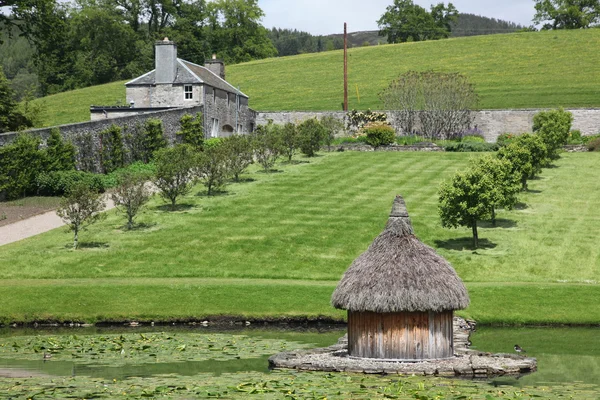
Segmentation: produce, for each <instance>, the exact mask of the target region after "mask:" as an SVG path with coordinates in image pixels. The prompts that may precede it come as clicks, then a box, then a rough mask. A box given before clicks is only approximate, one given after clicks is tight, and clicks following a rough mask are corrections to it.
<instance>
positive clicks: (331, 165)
mask: <svg viewBox="0 0 600 400" xmlns="http://www.w3.org/2000/svg"><path fill="white" fill-rule="evenodd" d="M469 157H470V156H469V155H466V154H460V153H435V154H428V153H383V152H382V153H379V152H378V153H358V152H346V153H332V154H327V155H323V156H320V157H317V158H315V159H311V160H309V161H310V162H309V163H306V162H303V163H299V164H294V165H280V166H279V168H280V172H279V173H273V174H264V173H261V172H258V171H256V170H253V171H252V172H251V174H249V175H248V178H250V179H249V180H252V179H253V181H250V182H245V183H241V184H235V185H231V186H229V189H228V192H227V193H226V194H225V195H222V196H216V197H207V196H205V195H203V188H202V187H197V188H196V190H194V191H193V193H192V194H191V195H189V196H188V197H186V198H185V199H184V200H183V202H182V203H183V206H182V207H181V208H180V209H179V211H176V212H169V211H167V210H166V209H165V207H164V206H163V203H162V202H161V201H160V200H158V199H155V200H153V202H152V204H151V205H150V207H149V208H148V210H147V211H146V212H145V213H144V214H143V215H142V216H141V218H140V222H141V223H142V224H143V225H142V226H141V227H140V228H139V229H137V230H134V231H132V232H127V231H124V230H123V225H124V222H125V221H124V219H123V218H122V217H121V216H118V215H116V214H115V212H114V211H111V212H109V217H108V218H107V219H106V220H105V221H103V222H101V223H99V224H97V225H95V226H92V227H91V228H90V229H89V231H87V232H84V233H83V234H82V235H81V240H82V242H83V247H84V248H83V249H82V250H79V251H73V250H70V249H69V248H68V245H69V244H70V243H71V236H70V234H69V233H67V232H65V230H64V229H58V230H55V231H52V232H49V233H46V234H43V235H39V236H36V237H34V238H30V239H28V240H25V241H22V242H18V243H14V244H10V245H7V246H3V247H2V249H0V266H1V267H0V298H2V299H3V301H2V304H3V307H2V309H1V310H0V319H1V320H3V321H4V322H9V321H33V320H43V319H57V320H81V321H92V322H93V321H98V320H124V319H139V320H173V319H188V318H197V319H200V318H205V317H208V316H217V315H229V316H244V317H246V318H270V317H300V316H308V317H313V318H314V317H317V316H327V317H330V318H336V319H341V318H343V313H342V312H340V311H336V310H334V309H332V308H331V307H330V306H329V297H330V295H331V292H332V291H333V289H334V287H335V285H336V282H337V280H338V279H339V278H340V277H341V275H342V274H343V272H344V271H345V270H346V268H347V267H348V266H349V264H350V263H351V262H352V261H353V260H354V259H355V258H356V257H357V256H358V255H359V254H360V253H361V252H363V251H364V250H365V249H366V248H367V247H368V245H369V244H370V243H371V241H372V240H373V238H374V237H375V236H376V235H378V234H379V233H380V232H381V230H382V229H383V227H384V225H385V222H386V219H387V215H388V213H389V210H390V208H391V203H392V200H393V198H394V195H396V194H402V195H403V196H404V197H405V199H406V202H407V205H408V210H409V212H410V215H411V218H412V221H413V224H414V226H415V229H416V233H417V235H418V236H419V237H420V238H421V239H422V240H423V241H424V242H425V243H427V244H429V245H431V246H433V247H435V248H436V249H437V250H438V251H439V252H440V253H441V254H442V255H444V256H445V257H446V258H448V259H449V260H450V261H451V262H452V264H453V265H454V267H455V268H456V270H457V272H458V273H459V275H460V276H461V277H462V278H463V279H464V280H465V282H466V283H467V286H468V288H469V291H470V294H471V298H472V305H471V307H470V308H469V309H467V310H466V311H464V312H463V315H465V316H469V317H473V318H476V319H478V320H479V321H480V322H482V323H497V324H501V323H509V324H510V323H539V324H543V323H568V324H585V323H587V324H592V323H597V321H598V320H600V309H599V308H598V307H590V304H595V302H596V299H597V298H599V297H598V296H600V286H599V285H598V282H597V281H598V277H599V276H600V274H599V267H600V248H598V246H597V236H596V233H595V232H596V228H595V227H597V226H598V223H599V222H600V217H598V215H597V212H596V210H597V209H598V206H599V205H600V204H599V202H600V200H599V199H598V197H597V193H598V192H599V190H600V181H598V180H597V179H596V174H595V166H597V165H598V161H599V159H598V157H600V156H599V155H598V154H597V153H585V154H565V155H564V156H563V158H562V159H561V160H559V161H558V162H557V163H556V166H555V168H550V169H547V170H545V171H544V174H543V175H542V176H541V178H540V179H538V180H534V181H532V182H531V184H530V191H529V192H527V193H524V194H523V195H522V199H521V204H520V206H519V209H517V210H515V211H512V212H505V211H501V212H500V214H499V218H500V220H499V225H498V227H492V226H489V225H486V226H484V227H482V229H481V232H480V237H481V238H482V239H483V240H482V243H483V244H484V247H483V248H481V249H478V250H477V251H473V250H472V249H470V248H469V243H470V238H469V230H467V229H460V230H446V229H443V228H441V226H440V223H439V218H438V216H437V210H436V207H437V197H436V196H437V188H438V185H439V183H440V182H441V181H442V180H443V179H444V178H445V177H448V176H449V175H451V174H452V173H453V172H454V171H456V170H457V169H459V168H461V167H463V166H464V165H466V163H467V161H468V158H469ZM302 161H307V159H302Z"/></svg>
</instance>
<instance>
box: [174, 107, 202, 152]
mask: <svg viewBox="0 0 600 400" xmlns="http://www.w3.org/2000/svg"><path fill="white" fill-rule="evenodd" d="M179 124H180V125H181V130H179V132H177V136H179V137H180V138H181V141H182V142H183V143H187V144H189V145H191V146H192V147H194V148H195V149H197V150H202V146H203V145H204V123H203V120H202V114H200V113H198V114H196V117H192V116H191V115H189V114H186V115H184V116H183V117H181V119H180V120H179Z"/></svg>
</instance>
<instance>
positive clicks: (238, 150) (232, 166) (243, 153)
mask: <svg viewBox="0 0 600 400" xmlns="http://www.w3.org/2000/svg"><path fill="white" fill-rule="evenodd" d="M223 147H224V148H225V150H226V152H227V157H226V158H225V160H226V163H227V170H228V171H229V173H230V174H231V175H232V176H233V180H234V181H235V182H239V181H240V175H241V174H243V173H244V171H246V169H247V168H248V167H249V166H250V165H251V164H252V163H254V149H253V148H252V140H251V139H250V137H248V135H233V136H229V137H228V138H225V139H224V141H223Z"/></svg>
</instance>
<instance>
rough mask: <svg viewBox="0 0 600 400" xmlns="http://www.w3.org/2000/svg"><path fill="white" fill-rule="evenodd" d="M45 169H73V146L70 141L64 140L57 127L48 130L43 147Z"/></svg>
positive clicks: (74, 152) (74, 151)
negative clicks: (48, 134) (44, 146)
mask: <svg viewBox="0 0 600 400" xmlns="http://www.w3.org/2000/svg"><path fill="white" fill-rule="evenodd" d="M44 153H45V154H44V170H45V171H67V170H71V169H75V154H76V150H75V146H73V143H71V142H65V141H64V140H63V138H62V136H61V135H60V130H59V129H58V128H53V129H52V130H51V131H50V136H49V137H48V140H46V148H45V149H44Z"/></svg>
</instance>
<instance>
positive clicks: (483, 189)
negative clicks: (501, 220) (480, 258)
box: [438, 168, 495, 248]
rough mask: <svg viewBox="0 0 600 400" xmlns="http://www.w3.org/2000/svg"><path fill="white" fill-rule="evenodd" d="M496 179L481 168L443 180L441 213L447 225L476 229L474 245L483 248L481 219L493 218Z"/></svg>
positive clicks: (447, 226)
mask: <svg viewBox="0 0 600 400" xmlns="http://www.w3.org/2000/svg"><path fill="white" fill-rule="evenodd" d="M494 193H495V192H494V181H493V179H492V176H491V175H490V174H487V173H484V171H482V170H481V169H480V168H469V169H467V170H466V171H463V172H457V173H456V174H455V175H454V176H453V177H452V178H451V179H450V180H449V181H447V182H444V183H442V185H441V187H440V191H439V202H440V204H439V208H438V211H439V214H440V218H441V221H442V226H443V227H444V228H458V227H459V226H465V227H468V228H471V230H472V232H473V247H474V248H478V247H479V235H478V232H477V221H482V220H486V219H489V218H490V217H491V213H492V209H493V207H494V204H495V198H494Z"/></svg>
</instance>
